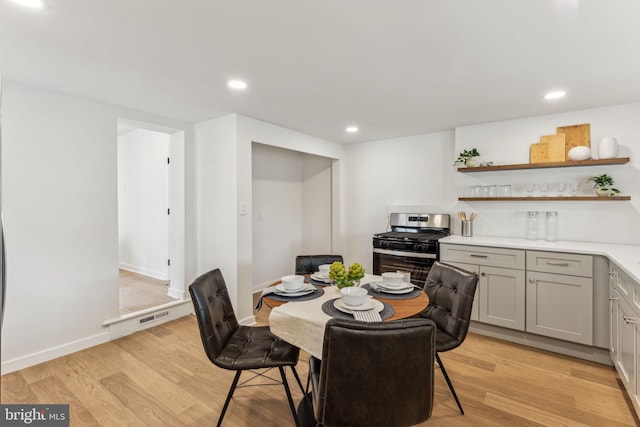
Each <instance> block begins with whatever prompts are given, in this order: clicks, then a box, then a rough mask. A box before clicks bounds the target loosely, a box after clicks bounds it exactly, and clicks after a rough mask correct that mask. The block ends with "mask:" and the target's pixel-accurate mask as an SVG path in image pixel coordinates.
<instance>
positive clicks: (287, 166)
mask: <svg viewBox="0 0 640 427" xmlns="http://www.w3.org/2000/svg"><path fill="white" fill-rule="evenodd" d="M252 165H253V183H252V186H253V188H252V197H253V201H252V203H253V208H252V218H253V232H252V236H253V243H252V244H253V284H254V289H259V288H261V287H263V286H264V285H267V284H269V283H273V281H274V280H277V279H279V278H280V277H281V276H283V275H285V274H292V273H293V272H294V266H295V262H294V260H295V257H296V256H297V255H302V254H314V253H316V254H320V253H330V252H331V250H332V247H331V235H332V223H331V206H332V203H331V199H332V194H331V165H332V160H331V159H327V158H325V157H320V156H315V155H311V154H304V153H300V152H297V151H292V150H288V149H283V148H278V147H273V146H268V145H264V144H259V143H254V144H253V152H252Z"/></svg>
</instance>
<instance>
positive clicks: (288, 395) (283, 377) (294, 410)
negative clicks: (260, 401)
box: [278, 366, 300, 427]
mask: <svg viewBox="0 0 640 427" xmlns="http://www.w3.org/2000/svg"><path fill="white" fill-rule="evenodd" d="M278 369H279V370H280V375H281V376H282V385H283V386H284V391H285V392H286V393H287V400H289V407H290V408H291V413H292V414H293V420H294V421H295V422H296V427H300V420H299V419H298V413H297V411H296V407H295V406H294V405H293V399H292V398H291V390H289V383H288V382H287V375H286V373H285V372H284V368H283V367H282V366H279V367H278ZM296 376H297V374H296Z"/></svg>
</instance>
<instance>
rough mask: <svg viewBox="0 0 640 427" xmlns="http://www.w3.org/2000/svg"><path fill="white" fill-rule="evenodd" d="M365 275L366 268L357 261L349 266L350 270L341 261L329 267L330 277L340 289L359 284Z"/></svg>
mask: <svg viewBox="0 0 640 427" xmlns="http://www.w3.org/2000/svg"><path fill="white" fill-rule="evenodd" d="M363 277H364V268H363V267H362V266H361V265H360V264H358V263H357V262H355V263H353V264H351V266H349V270H348V271H347V269H346V268H345V266H344V264H342V263H341V262H339V261H336V262H334V263H333V264H331V268H330V269H329V278H330V279H331V280H332V281H333V282H334V283H335V284H336V286H337V287H338V288H339V289H342V288H346V287H348V286H358V285H359V284H360V279H362V278H363Z"/></svg>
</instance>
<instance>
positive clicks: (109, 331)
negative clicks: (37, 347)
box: [0, 300, 193, 375]
mask: <svg viewBox="0 0 640 427" xmlns="http://www.w3.org/2000/svg"><path fill="white" fill-rule="evenodd" d="M191 313H193V304H192V303H191V300H181V301H175V302H170V303H167V304H164V305H162V306H158V307H153V308H150V309H146V310H141V311H138V312H134V313H129V314H126V315H124V316H120V317H119V318H115V319H110V320H107V321H105V322H103V326H105V330H104V332H101V333H100V334H97V335H93V336H90V337H86V338H83V339H80V340H77V341H73V342H70V343H66V344H62V345H59V346H56V347H52V348H50V349H47V350H43V351H39V352H37V353H33V354H28V355H26V356H22V357H19V358H17V359H13V360H7V361H3V362H2V366H1V371H0V372H1V374H2V375H4V374H8V373H10V372H13V371H17V370H20V369H25V368H28V367H30V366H34V365H37V364H39V363H43V362H48V361H49V360H53V359H56V358H58V357H62V356H66V355H68V354H71V353H75V352H77V351H81V350H85V349H87V348H89V347H94V346H96V345H100V344H104V343H106V342H109V341H113V340H115V339H117V338H121V337H123V336H126V335H131V334H133V333H135V332H138V331H141V330H143V329H147V328H151V327H153V326H158V325H161V324H163V323H166V322H169V321H171V320H175V319H178V318H180V317H183V316H186V315H189V314H191Z"/></svg>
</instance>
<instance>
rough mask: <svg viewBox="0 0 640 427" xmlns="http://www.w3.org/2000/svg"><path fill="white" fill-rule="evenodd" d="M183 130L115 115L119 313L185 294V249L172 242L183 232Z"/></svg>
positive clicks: (170, 300) (179, 298)
mask: <svg viewBox="0 0 640 427" xmlns="http://www.w3.org/2000/svg"><path fill="white" fill-rule="evenodd" d="M183 135H184V132H181V131H179V132H175V131H172V130H166V129H161V130H158V129H154V128H149V126H144V125H143V124H139V123H133V122H129V121H125V120H119V121H118V150H117V151H118V242H119V265H118V268H119V283H118V287H119V296H120V300H119V309H120V314H121V315H125V314H129V313H132V312H135V311H140V310H144V309H148V308H152V307H155V306H158V305H162V304H165V303H169V302H173V301H177V300H182V299H183V297H184V283H183V280H182V278H181V275H180V272H181V271H182V265H183V262H184V260H183V251H181V250H180V249H181V248H180V247H179V245H175V243H174V242H176V241H180V240H181V239H180V236H184V227H183V226H181V224H180V222H181V221H180V219H181V218H183V215H181V213H182V212H183V211H184V206H183V203H180V201H181V200H184V195H183V194H182V192H181V191H180V185H179V182H180V181H181V180H180V177H181V172H182V170H183V168H182V165H183V162H182V156H181V155H180V153H181V152H183V146H184V136H183ZM172 154H177V155H175V156H173V155H172ZM176 157H177V158H176ZM172 160H173V162H172ZM175 181H178V184H177V185H176V182H175ZM182 240H183V238H182ZM176 246H178V247H176ZM182 249H183V248H182ZM174 270H176V271H174ZM182 277H184V276H183V275H182Z"/></svg>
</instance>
